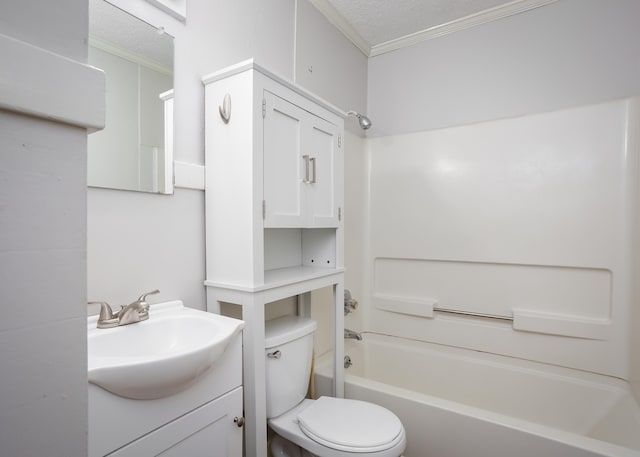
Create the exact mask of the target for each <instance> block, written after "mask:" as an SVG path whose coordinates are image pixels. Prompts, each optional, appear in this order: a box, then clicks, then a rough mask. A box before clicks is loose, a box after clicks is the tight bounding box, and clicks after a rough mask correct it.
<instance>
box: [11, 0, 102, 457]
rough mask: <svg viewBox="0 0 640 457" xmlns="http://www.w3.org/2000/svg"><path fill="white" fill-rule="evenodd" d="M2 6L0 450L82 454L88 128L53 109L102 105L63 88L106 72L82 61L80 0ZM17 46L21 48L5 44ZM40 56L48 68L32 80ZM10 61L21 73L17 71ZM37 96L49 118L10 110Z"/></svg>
mask: <svg viewBox="0 0 640 457" xmlns="http://www.w3.org/2000/svg"><path fill="white" fill-rule="evenodd" d="M2 8H3V12H2V15H0V30H2V34H3V35H2V36H0V59H1V60H2V61H3V62H11V67H12V70H11V71H7V67H4V69H3V83H2V86H3V88H2V90H6V88H7V87H9V89H10V90H11V88H13V91H12V96H13V100H14V102H16V101H17V103H16V104H15V105H14V106H13V107H9V108H7V107H6V106H5V104H4V103H5V101H6V99H5V95H6V93H3V94H2V95H0V104H2V106H3V110H0V150H1V151H2V153H0V304H1V308H2V319H1V320H0V365H1V366H2V375H1V379H2V381H1V382H0V454H2V455H7V456H10V455H11V456H13V455H16V456H17V455H34V456H35V455H47V456H59V457H66V456H82V455H86V454H87V387H86V386H87V372H86V317H85V301H86V270H85V267H86V262H85V258H86V246H85V236H86V130H85V128H83V127H82V126H81V125H80V124H81V123H80V122H75V121H74V124H75V125H71V121H69V122H67V123H61V122H60V121H59V120H55V119H57V118H58V116H57V115H56V112H57V113H60V112H69V111H77V112H84V113H90V112H95V111H96V110H97V111H99V110H101V109H104V106H103V105H95V106H93V107H91V108H88V109H87V110H86V111H84V110H79V111H78V110H77V109H76V108H77V106H75V104H74V102H73V100H69V99H66V97H67V96H68V95H71V94H83V93H84V94H89V95H91V96H92V97H90V98H87V99H84V100H83V102H84V103H86V102H89V103H91V102H92V100H94V101H95V100H98V96H97V95H96V93H94V89H98V90H97V91H96V92H99V89H100V87H101V86H103V85H104V80H103V78H102V77H101V76H100V77H99V81H98V80H96V81H97V82H98V84H97V85H96V86H95V87H94V86H93V85H91V84H88V80H87V79H86V78H85V76H86V75H87V74H95V75H97V72H95V71H93V70H91V69H88V68H86V67H84V66H83V65H82V64H83V63H84V62H86V56H87V45H86V43H87V17H88V11H87V4H86V2H84V1H82V0H61V1H59V2H41V1H37V0H26V1H19V2H5V3H3V7H2ZM6 36H9V37H12V39H11V40H7V39H6ZM9 41H11V44H9ZM14 46H18V47H20V48H21V50H22V52H24V53H25V54H21V56H28V58H27V57H25V58H24V59H21V58H18V59H16V57H15V56H12V55H11V54H10V52H11V49H15V47H14ZM49 51H51V52H53V53H55V55H52V54H50V52H49ZM47 63H48V64H50V65H51V66H46V64H47ZM29 65H30V66H31V67H30V68H28V69H25V68H24V66H29ZM37 67H42V68H46V69H47V74H46V75H45V76H48V77H50V78H52V79H51V80H48V81H47V80H46V79H44V78H39V79H38V81H37V82H35V83H34V84H33V85H31V84H29V81H30V80H31V79H30V78H31V77H32V76H33V68H37ZM16 68H18V69H20V68H22V69H23V70H24V73H23V74H17V75H16V74H15V73H13V72H14V71H17V70H15V69H16ZM16 76H17V77H16ZM39 76H42V75H39ZM14 77H16V78H14ZM90 78H93V77H91V76H90ZM70 80H71V81H72V83H71V84H73V86H70V85H69V84H70V83H69V81H70ZM41 87H49V88H50V89H52V90H53V89H55V93H56V95H60V96H61V97H62V99H63V100H57V102H55V101H51V99H49V102H50V104H47V103H44V105H45V106H42V104H41V103H42V100H41V99H39V97H38V99H34V95H33V94H38V93H39V89H40V88H41ZM45 96H46V94H45ZM34 104H35V105H40V106H39V108H42V109H43V110H44V111H45V112H42V111H40V109H38V110H37V111H39V115H40V116H42V117H47V118H46V119H44V118H40V117H39V116H38V115H34V116H27V115H24V114H18V113H17V112H16V111H14V110H18V111H21V110H22V109H23V108H24V109H25V111H26V112H32V111H31V110H30V109H29V108H30V107H31V106H32V105H34ZM47 114H48V116H47ZM96 116H97V118H100V117H101V116H100V115H99V114H96ZM79 117H81V118H82V117H83V115H82V114H80V116H79ZM89 124H91V123H90V122H88V123H87V125H89ZM94 126H95V125H94Z"/></svg>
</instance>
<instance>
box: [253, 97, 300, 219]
mask: <svg viewBox="0 0 640 457" xmlns="http://www.w3.org/2000/svg"><path fill="white" fill-rule="evenodd" d="M264 97H265V115H264V127H263V128H264V131H263V138H264V139H263V141H264V144H263V148H264V155H263V159H264V164H263V166H264V176H263V179H264V184H263V185H264V200H265V214H264V226H265V227H304V225H305V214H304V211H305V209H304V206H305V202H304V200H305V194H304V191H305V189H304V187H305V186H306V183H305V181H306V178H305V176H306V171H307V169H306V165H307V161H306V160H305V158H303V155H304V153H303V152H302V141H303V129H304V127H303V124H304V119H305V117H306V116H307V115H308V113H307V112H306V111H304V110H303V109H301V108H299V107H298V106H296V105H294V104H292V103H289V102H287V101H286V100H283V99H282V98H280V97H277V96H275V95H273V94H271V93H270V92H265V93H264Z"/></svg>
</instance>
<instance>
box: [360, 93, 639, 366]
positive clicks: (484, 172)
mask: <svg viewBox="0 0 640 457" xmlns="http://www.w3.org/2000/svg"><path fill="white" fill-rule="evenodd" d="M635 103H637V101H636V100H621V101H615V102H608V103H604V104H598V105H590V106H584V107H579V108H573V109H568V110H561V111H556V112H551V113H542V114H536V115H531V116H525V117H520V118H515V119H504V120H498V121H491V122H485V123H479V124H474V125H468V126H461V127H455V128H448V129H440V130H432V131H428V132H420V133H414V134H404V135H394V136H385V137H378V138H373V139H371V140H369V148H370V150H369V154H370V160H371V172H370V173H371V174H370V179H371V194H370V195H371V203H370V232H371V235H370V236H371V251H370V253H369V255H370V257H369V259H368V262H369V267H370V287H369V288H368V289H369V290H370V291H371V293H372V296H371V297H370V300H371V301H370V303H371V307H370V309H369V319H370V320H369V326H370V328H371V329H372V330H375V331H378V332H381V333H386V334H393V335H399V336H406V337H410V338H414V339H420V340H426V341H433V342H438V343H443V344H450V345H454V346H460V347H467V348H473V349H478V350H481V351H487V352H493V353H498V354H505V355H511V356H516V357H522V358H526V359H531V360H538V361H543V362H548V363H552V364H557V365H563V366H569V367H575V368H580V369H584V370H587V371H595V372H600V373H606V374H611V375H614V376H619V377H624V378H627V377H628V368H627V367H628V351H629V344H628V343H629V331H628V330H629V328H628V322H629V318H630V309H631V303H632V302H631V291H632V290H631V289H632V285H633V282H632V278H631V273H632V271H631V250H632V246H633V241H634V239H633V237H632V236H633V233H632V224H633V217H634V209H633V205H634V201H635V191H636V186H637V182H638V175H637V168H636V164H637V160H638V151H637V150H635V149H632V148H630V147H629V143H628V141H627V140H628V137H627V127H628V125H630V124H634V125H636V126H637V123H638V120H637V119H632V118H630V116H631V111H632V107H633V106H634V104H635ZM434 307H435V308H436V309H438V308H445V309H449V310H455V311H460V312H465V313H470V314H482V315H489V316H494V317H491V318H474V317H469V316H461V315H454V314H449V313H446V314H445V313H439V312H437V311H435V312H434ZM495 317H498V319H496V318H495ZM511 318H513V321H510V320H506V319H511Z"/></svg>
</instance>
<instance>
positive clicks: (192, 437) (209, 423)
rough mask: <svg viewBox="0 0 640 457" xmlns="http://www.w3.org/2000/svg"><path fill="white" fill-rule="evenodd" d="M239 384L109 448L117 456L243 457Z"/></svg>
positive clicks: (240, 389)
mask: <svg viewBox="0 0 640 457" xmlns="http://www.w3.org/2000/svg"><path fill="white" fill-rule="evenodd" d="M240 416H242V387H238V388H237V389H234V390H232V391H231V392H229V393H227V394H225V395H223V396H221V397H219V398H217V399H215V400H213V401H211V402H209V403H207V404H206V405H203V406H201V407H200V408H198V409H196V410H195V411H192V412H190V413H188V414H185V415H184V416H182V417H180V418H178V419H176V420H174V421H173V422H170V423H168V424H167V425H165V426H163V427H160V428H159V429H157V430H155V431H153V432H151V433H149V434H147V435H145V436H143V437H142V438H139V439H138V440H136V441H134V442H133V443H131V444H128V445H126V446H125V447H123V448H120V449H119V450H117V451H115V452H112V453H111V454H109V456H113V457H115V456H117V457H140V456H162V457H184V456H189V457H242V429H241V428H239V427H238V426H237V425H236V423H235V422H234V418H235V417H240Z"/></svg>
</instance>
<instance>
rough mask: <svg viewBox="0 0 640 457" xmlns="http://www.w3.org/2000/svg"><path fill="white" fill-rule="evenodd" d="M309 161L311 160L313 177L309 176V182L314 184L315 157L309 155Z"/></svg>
mask: <svg viewBox="0 0 640 457" xmlns="http://www.w3.org/2000/svg"><path fill="white" fill-rule="evenodd" d="M309 162H311V166H312V168H313V175H312V176H313V178H311V181H309V184H315V183H316V158H315V157H311V158H310V159H309Z"/></svg>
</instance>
